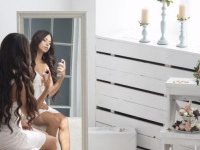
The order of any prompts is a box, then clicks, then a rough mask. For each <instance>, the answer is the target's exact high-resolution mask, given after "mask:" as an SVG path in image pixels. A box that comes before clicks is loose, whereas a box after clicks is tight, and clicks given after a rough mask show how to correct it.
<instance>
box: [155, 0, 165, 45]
mask: <svg viewBox="0 0 200 150" xmlns="http://www.w3.org/2000/svg"><path fill="white" fill-rule="evenodd" d="M162 4H163V5H162V13H161V16H162V20H161V23H160V25H161V34H162V36H161V38H160V40H159V41H158V42H157V44H158V45H167V44H168V42H167V40H166V39H165V28H166V22H165V16H166V13H165V11H166V1H165V0H163V1H162Z"/></svg>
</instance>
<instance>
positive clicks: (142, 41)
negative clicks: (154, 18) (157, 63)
mask: <svg viewBox="0 0 200 150" xmlns="http://www.w3.org/2000/svg"><path fill="white" fill-rule="evenodd" d="M147 25H148V24H141V26H142V27H143V30H142V35H143V38H142V39H141V40H139V42H140V43H149V42H150V41H149V40H148V39H147V30H146V27H147Z"/></svg>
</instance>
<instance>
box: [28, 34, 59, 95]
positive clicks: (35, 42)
mask: <svg viewBox="0 0 200 150" xmlns="http://www.w3.org/2000/svg"><path fill="white" fill-rule="evenodd" d="M47 35H50V36H51V45H50V49H49V50H48V52H46V53H44V54H43V56H42V60H43V61H44V62H45V63H46V64H47V65H48V66H49V69H50V71H51V76H52V80H53V83H56V81H57V72H56V69H55V67H54V66H55V63H56V57H55V55H54V45H53V36H52V34H51V33H50V32H49V31H46V30H38V31H37V32H36V33H35V34H34V35H33V37H32V39H31V43H30V48H31V57H32V63H31V66H32V67H33V70H34V77H35V74H36V73H35V65H36V64H35V58H36V56H37V51H38V46H39V44H40V42H42V40H44V38H45V37H46V36H47ZM56 94H57V93H56ZM56 94H55V95H54V96H53V97H52V99H54V98H55V96H56Z"/></svg>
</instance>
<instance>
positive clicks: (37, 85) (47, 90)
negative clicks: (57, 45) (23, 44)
mask: <svg viewBox="0 0 200 150" xmlns="http://www.w3.org/2000/svg"><path fill="white" fill-rule="evenodd" d="M30 48H31V56H32V68H33V70H34V80H33V85H34V89H35V98H36V99H37V102H38V106H39V108H40V109H39V113H40V115H39V116H38V117H36V118H35V119H34V124H35V125H46V126H47V128H46V132H47V133H48V134H50V135H53V136H56V135H57V131H58V138H59V142H60V146H61V149H62V150H69V149H70V136H69V125H68V119H67V117H66V116H64V115H63V114H61V113H60V112H58V111H56V110H55V109H53V108H51V107H49V106H48V105H47V104H46V102H45V99H46V98H47V97H48V96H51V97H52V98H53V99H54V98H55V96H56V94H57V92H58V90H59V88H60V86H61V84H62V82H63V79H64V77H65V70H66V66H65V61H64V60H62V62H60V63H59V65H58V67H57V70H56V69H55V68H54V67H55V62H56V59H55V56H54V47H53V38H52V35H51V33H50V32H48V31H46V30H39V31H37V32H36V33H35V34H34V35H33V37H32V39H31V43H30ZM57 73H59V74H60V76H59V78H57ZM45 76H50V85H49V86H46V85H45V84H44V83H43V81H44V80H45ZM58 129H59V130H58Z"/></svg>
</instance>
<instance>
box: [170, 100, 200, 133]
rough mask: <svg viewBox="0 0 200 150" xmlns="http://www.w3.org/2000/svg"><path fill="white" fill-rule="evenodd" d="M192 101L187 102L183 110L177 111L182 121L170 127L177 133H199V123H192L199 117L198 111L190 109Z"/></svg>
mask: <svg viewBox="0 0 200 150" xmlns="http://www.w3.org/2000/svg"><path fill="white" fill-rule="evenodd" d="M191 106H192V101H191V100H189V103H188V104H187V105H186V106H184V107H183V108H180V109H179V115H180V116H182V118H183V120H182V121H178V120H177V121H176V122H175V123H174V124H173V125H172V127H173V128H174V129H175V130H177V131H185V132H196V131H197V132H200V123H197V122H194V120H193V118H194V119H198V117H199V116H200V113H199V110H198V109H196V108H193V107H191Z"/></svg>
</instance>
